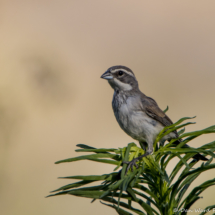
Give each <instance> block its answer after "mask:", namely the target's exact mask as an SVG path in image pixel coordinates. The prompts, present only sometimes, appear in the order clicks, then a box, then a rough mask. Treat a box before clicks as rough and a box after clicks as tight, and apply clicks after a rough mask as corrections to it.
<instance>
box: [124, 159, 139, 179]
mask: <svg viewBox="0 0 215 215" xmlns="http://www.w3.org/2000/svg"><path fill="white" fill-rule="evenodd" d="M138 160H139V159H138V158H134V159H133V160H132V161H123V162H122V163H126V164H128V167H127V169H126V172H125V175H126V174H127V172H128V170H129V169H130V168H131V171H132V172H133V171H134V169H133V166H135V167H136V168H138V165H137V164H136V162H137V161H138Z"/></svg>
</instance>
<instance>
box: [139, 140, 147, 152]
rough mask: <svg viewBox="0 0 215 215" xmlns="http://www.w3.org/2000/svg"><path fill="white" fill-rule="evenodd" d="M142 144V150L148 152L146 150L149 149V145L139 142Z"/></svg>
mask: <svg viewBox="0 0 215 215" xmlns="http://www.w3.org/2000/svg"><path fill="white" fill-rule="evenodd" d="M139 143H140V146H141V148H142V149H143V150H144V151H146V148H147V143H146V142H139Z"/></svg>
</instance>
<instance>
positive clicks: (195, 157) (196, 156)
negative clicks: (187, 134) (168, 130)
mask: <svg viewBox="0 0 215 215" xmlns="http://www.w3.org/2000/svg"><path fill="white" fill-rule="evenodd" d="M182 141H183V140H177V141H175V142H174V143H173V144H175V145H178V144H179V143H181V142H182ZM183 148H190V146H189V145H187V144H185V145H184V146H183ZM193 158H194V159H195V160H197V161H199V160H203V161H208V159H207V158H206V157H205V156H203V155H201V154H196V155H194V156H193Z"/></svg>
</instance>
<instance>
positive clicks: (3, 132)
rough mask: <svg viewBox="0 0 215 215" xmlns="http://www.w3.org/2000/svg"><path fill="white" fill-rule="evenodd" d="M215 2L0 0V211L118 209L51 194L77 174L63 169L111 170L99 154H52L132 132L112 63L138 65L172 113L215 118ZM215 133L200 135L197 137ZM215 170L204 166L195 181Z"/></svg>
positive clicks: (119, 143) (210, 200)
mask: <svg viewBox="0 0 215 215" xmlns="http://www.w3.org/2000/svg"><path fill="white" fill-rule="evenodd" d="M214 7H215V2H214V1H213V0H207V1H196V0H189V1H171V0H166V1H143V0H142V1H140V0H138V1H128V0H118V1H115V0H103V1H100V0H91V1H87V0H82V1H75V0H72V1H71V0H63V1H57V0H52V1H50V0H38V1H32V0H31V1H30V0H29V1H27V0H19V1H15V0H10V1H6V0H1V1H0V74H1V76H0V211H1V214H2V215H21V214H22V215H29V214H31V215H38V214H41V215H43V214H52V215H58V214H63V215H67V214H68V215H69V214H78V215H79V214H80V215H85V214H90V215H91V214H93V215H100V214H103V215H109V214H116V212H115V211H114V210H113V209H111V208H108V207H105V206H103V205H101V204H100V203H99V201H96V202H95V203H93V204H91V203H90V201H91V200H90V199H84V198H83V199H82V198H78V197H73V196H60V197H52V198H48V199H47V198H45V196H47V195H48V194H49V191H51V190H54V189H56V188H58V187H60V186H62V185H65V184H68V183H72V182H73V181H69V180H63V179H57V177H60V176H70V175H87V174H95V175H97V174H105V173H108V172H110V171H112V170H113V166H111V165H107V164H97V163H93V162H91V161H88V162H87V161H81V162H74V163H65V164H59V165H55V164H54V162H55V161H57V160H61V159H65V158H69V157H74V156H77V155H80V154H77V153H75V152H74V150H75V149H76V144H78V143H84V144H87V145H91V146H94V147H105V148H109V147H115V148H117V147H124V146H126V145H127V144H128V143H129V142H132V141H133V140H132V139H131V138H130V137H129V136H127V135H126V134H125V133H124V132H123V131H122V130H121V129H120V127H119V126H118V124H117V122H116V120H115V117H114V115H113V112H112V107H111V101H112V96H113V90H112V89H111V88H110V86H109V85H108V83H107V82H106V81H105V80H102V79H100V76H101V75H102V73H103V72H105V71H106V70H107V68H109V67H111V66H114V65H125V66H128V67H130V68H131V69H132V70H133V71H134V73H135V74H136V77H137V79H138V81H139V85H140V88H141V90H142V91H143V92H144V93H145V94H146V95H148V96H150V97H152V98H154V99H155V100H156V101H157V102H158V104H159V106H160V107H161V109H165V108H166V106H167V105H168V106H169V108H170V109H169V111H168V115H169V116H170V118H171V119H172V120H173V121H174V122H175V121H177V120H178V119H179V118H181V117H184V116H197V118H196V119H195V120H194V121H196V122H197V124H196V125H192V126H190V127H189V128H188V129H187V131H192V130H198V129H203V128H205V127H208V126H210V125H213V124H215V117H214V110H215V97H214V93H215V85H214V80H215V60H214V56H215V40H214V38H215V13H214ZM214 139H215V135H208V136H202V137H200V138H198V140H196V141H193V142H192V144H193V145H192V146H193V147H199V146H201V145H203V144H206V143H208V142H210V141H212V140H214ZM174 165H175V164H174V163H173V164H172V167H173V166H174ZM214 175H215V174H214V171H208V172H206V173H205V174H204V175H203V176H201V177H199V178H198V179H196V181H195V185H198V184H200V183H202V182H203V181H204V180H205V178H208V179H212V178H214ZM74 182H75V181H74ZM191 188H192V187H191ZM214 192H215V189H214V188H210V190H206V191H205V192H204V194H203V195H202V196H203V199H200V200H199V201H197V202H196V204H195V207H194V208H202V209H204V208H205V207H206V206H208V205H213V204H214V201H215V200H214ZM190 214H194V213H190Z"/></svg>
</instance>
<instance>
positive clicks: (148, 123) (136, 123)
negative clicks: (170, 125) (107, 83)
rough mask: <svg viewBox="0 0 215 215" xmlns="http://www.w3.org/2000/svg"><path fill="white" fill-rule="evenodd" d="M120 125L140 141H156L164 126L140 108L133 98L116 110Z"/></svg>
mask: <svg viewBox="0 0 215 215" xmlns="http://www.w3.org/2000/svg"><path fill="white" fill-rule="evenodd" d="M115 116H116V119H117V121H118V123H119V125H120V127H121V128H122V129H123V130H124V131H125V132H126V133H127V134H128V135H129V136H131V137H132V138H134V139H136V140H138V141H144V142H152V141H153V142H154V140H155V138H156V136H157V135H158V133H159V132H160V131H161V130H162V129H163V126H162V125H161V124H160V123H159V122H157V121H155V120H153V119H152V118H151V117H149V116H148V115H147V114H146V113H145V112H143V111H142V110H138V109H137V108H136V106H135V104H134V101H133V99H127V100H126V102H124V103H122V104H121V105H120V107H119V109H118V112H115Z"/></svg>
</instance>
